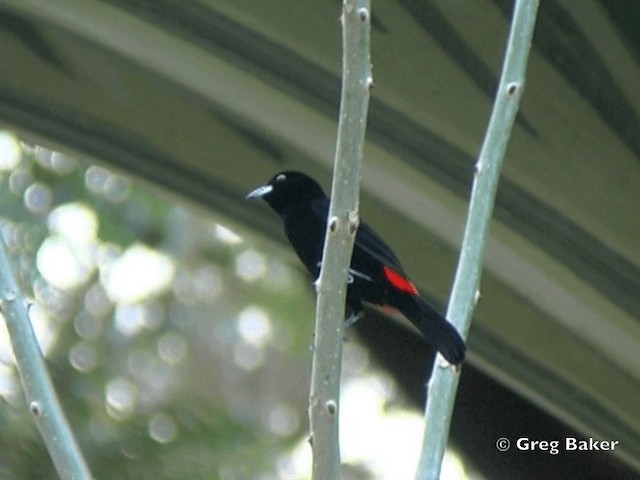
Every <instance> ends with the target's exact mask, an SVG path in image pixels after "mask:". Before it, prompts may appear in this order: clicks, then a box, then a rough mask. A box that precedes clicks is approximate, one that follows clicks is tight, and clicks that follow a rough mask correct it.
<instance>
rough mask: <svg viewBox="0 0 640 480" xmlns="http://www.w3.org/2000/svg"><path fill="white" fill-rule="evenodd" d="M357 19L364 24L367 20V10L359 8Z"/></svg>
mask: <svg viewBox="0 0 640 480" xmlns="http://www.w3.org/2000/svg"><path fill="white" fill-rule="evenodd" d="M358 17H360V20H361V21H363V22H366V21H367V20H368V19H369V10H367V9H366V8H364V7H362V8H359V9H358Z"/></svg>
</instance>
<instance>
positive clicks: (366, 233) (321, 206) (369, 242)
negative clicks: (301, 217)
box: [312, 197, 406, 276]
mask: <svg viewBox="0 0 640 480" xmlns="http://www.w3.org/2000/svg"><path fill="white" fill-rule="evenodd" d="M312 210H313V213H314V215H316V216H318V217H320V218H322V219H323V220H324V221H325V222H326V219H327V216H328V215H329V199H328V198H326V197H325V198H323V199H318V200H315V201H314V202H313V203H312ZM325 224H326V223H325ZM357 249H361V250H362V251H363V252H365V253H367V254H369V255H370V256H372V257H373V258H375V259H376V260H377V261H379V262H380V263H382V264H383V265H386V266H388V267H391V268H393V269H394V270H395V271H396V272H398V273H400V274H402V275H405V276H406V274H405V273H404V268H403V267H402V264H401V263H400V260H399V259H398V257H396V255H395V253H393V250H391V247H389V245H387V243H386V242H385V241H384V240H383V239H382V238H381V237H380V235H378V234H377V233H376V232H375V231H374V230H373V228H371V227H370V226H369V225H367V224H366V223H364V222H361V223H360V226H359V227H358V231H357V233H356V242H355V246H354V255H356V254H357V253H356V252H355V250H357Z"/></svg>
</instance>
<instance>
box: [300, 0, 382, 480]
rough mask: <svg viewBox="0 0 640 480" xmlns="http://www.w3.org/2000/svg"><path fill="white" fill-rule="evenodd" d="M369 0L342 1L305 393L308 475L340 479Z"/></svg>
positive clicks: (366, 103)
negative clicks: (335, 109)
mask: <svg viewBox="0 0 640 480" xmlns="http://www.w3.org/2000/svg"><path fill="white" fill-rule="evenodd" d="M370 18H371V8H370V0H344V3H343V6H342V16H341V21H342V27H343V57H342V58H343V60H342V69H343V70H342V97H341V101H340V120H339V123H338V139H337V144H336V156H335V162H334V173H333V183H332V186H331V205H330V207H329V218H328V220H327V232H326V236H325V243H324V251H323V255H322V268H321V270H320V276H319V277H318V280H317V282H316V290H317V292H318V300H317V306H316V325H315V336H314V349H313V360H312V362H313V364H312V371H311V391H310V395H309V420H310V425H311V445H312V448H313V479H314V480H338V479H339V478H340V447H339V441H338V432H339V430H338V418H339V408H338V406H339V396H340V374H341V369H342V338H343V321H344V312H345V300H346V294H347V277H348V270H349V264H350V262H351V254H352V252H353V244H354V241H355V234H356V230H357V228H358V204H359V184H360V170H361V165H362V152H363V146H364V135H365V129H366V123H367V122H366V120H367V110H368V107H369V90H370V88H371V86H372V79H371V62H370V57H369V34H370Z"/></svg>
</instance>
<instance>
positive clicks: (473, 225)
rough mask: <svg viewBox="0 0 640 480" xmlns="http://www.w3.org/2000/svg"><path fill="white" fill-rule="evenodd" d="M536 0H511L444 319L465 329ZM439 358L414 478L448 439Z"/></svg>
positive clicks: (438, 460)
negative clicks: (498, 71) (504, 48)
mask: <svg viewBox="0 0 640 480" xmlns="http://www.w3.org/2000/svg"><path fill="white" fill-rule="evenodd" d="M538 4H539V0H516V4H515V8H514V13H513V20H512V22H511V31H510V33H509V40H508V43H507V51H506V54H505V59H504V64H503V68H502V75H501V77H500V85H499V87H498V92H497V95H496V99H495V102H494V106H493V111H492V113H491V119H490V121H489V126H488V128H487V133H486V135H485V138H484V142H483V145H482V150H481V152H480V157H479V159H478V163H477V164H476V174H475V179H474V182H473V189H472V192H471V200H470V205H469V213H468V216H467V224H466V227H465V232H464V239H463V241H462V248H461V252H460V260H459V263H458V269H457V271H456V277H455V281H454V285H453V291H452V294H451V299H450V302H449V309H448V311H447V318H448V319H449V320H450V321H451V322H452V323H453V324H454V325H456V327H457V328H458V330H459V331H461V332H463V333H464V334H465V336H466V333H467V332H468V330H469V326H470V324H471V318H472V313H473V309H474V307H475V304H476V301H477V298H478V295H479V289H478V288H479V285H480V276H481V272H482V265H483V259H484V251H485V243H486V239H487V232H488V229H489V221H490V219H491V213H492V211H493V204H494V200H495V195H496V189H497V186H498V179H499V177H500V169H501V167H502V160H503V158H504V153H505V150H506V148H507V143H508V140H509V136H510V135H511V128H512V126H513V122H514V120H515V117H516V113H517V111H518V105H519V103H520V97H521V95H522V91H523V87H524V80H525V72H526V67H527V59H528V57H529V51H530V49H531V39H532V37H533V29H534V26H535V21H536V14H537V11H538ZM443 363H444V362H443V361H441V360H440V359H439V360H438V362H437V366H436V368H435V369H434V372H433V376H432V378H431V381H430V383H429V394H428V401H427V406H426V411H425V431H424V441H423V445H422V456H421V458H420V463H419V465H418V471H417V474H416V479H417V480H437V479H438V478H439V476H440V470H441V466H442V458H443V456H444V450H445V447H446V444H447V439H448V437H449V427H450V424H451V415H452V412H453V405H454V401H455V395H456V389H457V387H458V379H459V375H458V372H456V371H455V370H453V369H452V368H445V367H444V366H443Z"/></svg>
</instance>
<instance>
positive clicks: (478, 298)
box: [473, 289, 482, 305]
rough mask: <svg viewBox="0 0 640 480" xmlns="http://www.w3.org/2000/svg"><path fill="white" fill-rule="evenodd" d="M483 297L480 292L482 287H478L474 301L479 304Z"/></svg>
mask: <svg viewBox="0 0 640 480" xmlns="http://www.w3.org/2000/svg"><path fill="white" fill-rule="evenodd" d="M481 298H482V294H481V293H480V289H478V290H476V294H475V296H474V298H473V301H474V302H475V303H476V305H477V304H478V302H479V301H480V299H481Z"/></svg>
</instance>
